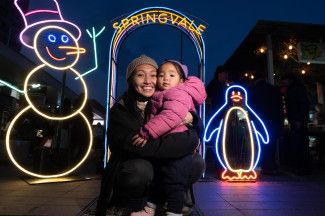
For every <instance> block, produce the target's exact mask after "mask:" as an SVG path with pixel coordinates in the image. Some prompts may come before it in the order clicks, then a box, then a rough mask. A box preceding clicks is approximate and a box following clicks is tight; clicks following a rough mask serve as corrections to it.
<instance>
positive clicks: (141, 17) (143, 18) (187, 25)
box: [113, 9, 206, 36]
mask: <svg viewBox="0 0 325 216" xmlns="http://www.w3.org/2000/svg"><path fill="white" fill-rule="evenodd" d="M152 23H159V24H171V25H177V26H179V27H182V28H184V29H186V30H187V31H189V32H192V33H194V34H197V35H198V36H200V35H201V34H202V33H203V32H204V30H205V29H206V26H205V25H203V24H200V25H198V26H196V25H195V23H194V20H188V19H187V18H186V17H182V16H180V15H178V14H176V13H174V12H171V11H165V10H155V9H152V10H147V11H144V12H142V13H139V14H136V15H133V16H131V17H128V18H124V19H122V20H121V21H119V22H114V23H113V28H115V29H117V30H118V33H119V32H122V31H123V30H125V29H128V28H129V27H130V26H131V27H133V26H140V25H145V24H152Z"/></svg>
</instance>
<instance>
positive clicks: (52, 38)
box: [47, 34, 56, 43]
mask: <svg viewBox="0 0 325 216" xmlns="http://www.w3.org/2000/svg"><path fill="white" fill-rule="evenodd" d="M47 40H48V41H50V42H51V43H55V42H56V37H55V35H54V34H49V35H48V36H47Z"/></svg>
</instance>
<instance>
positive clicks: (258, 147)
mask: <svg viewBox="0 0 325 216" xmlns="http://www.w3.org/2000/svg"><path fill="white" fill-rule="evenodd" d="M251 123H252V126H253V128H254V135H255V138H256V140H257V150H258V153H257V157H256V160H255V164H254V166H253V170H254V169H255V168H256V166H257V164H258V162H259V161H260V156H261V144H260V139H259V138H258V134H257V130H256V127H255V124H254V122H253V121H251Z"/></svg>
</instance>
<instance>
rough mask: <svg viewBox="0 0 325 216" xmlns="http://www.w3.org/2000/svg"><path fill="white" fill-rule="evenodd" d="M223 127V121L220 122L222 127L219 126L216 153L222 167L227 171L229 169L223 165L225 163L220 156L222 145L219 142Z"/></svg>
mask: <svg viewBox="0 0 325 216" xmlns="http://www.w3.org/2000/svg"><path fill="white" fill-rule="evenodd" d="M222 125H223V120H221V121H220V125H219V127H218V133H217V137H216V142H215V143H216V145H215V152H216V155H217V158H218V160H219V162H220V164H221V166H222V167H223V168H224V169H225V170H227V167H226V166H225V164H224V163H223V161H222V159H221V157H220V155H219V146H220V144H221V143H220V142H218V140H219V136H220V133H221V131H222Z"/></svg>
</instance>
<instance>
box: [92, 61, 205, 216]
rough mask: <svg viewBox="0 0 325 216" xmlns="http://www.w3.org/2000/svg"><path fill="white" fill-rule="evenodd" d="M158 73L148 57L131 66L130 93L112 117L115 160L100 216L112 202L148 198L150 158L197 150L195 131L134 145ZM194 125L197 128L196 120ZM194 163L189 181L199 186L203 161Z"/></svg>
mask: <svg viewBox="0 0 325 216" xmlns="http://www.w3.org/2000/svg"><path fill="white" fill-rule="evenodd" d="M157 69H158V65H157V63H156V62H155V61H154V60H153V59H151V58H149V57H147V56H144V55H142V56H140V57H138V58H136V59H134V60H133V61H132V62H131V63H130V64H129V65H128V68H127V73H126V79H127V82H128V90H127V92H126V93H125V94H124V95H123V96H122V97H121V99H120V100H118V101H117V102H116V103H115V104H114V106H113V107H112V108H111V110H110V113H109V125H108V131H107V136H108V143H109V148H110V150H111V156H110V160H109V163H108V165H107V167H106V169H105V172H104V175H103V178H102V183H101V191H100V195H99V198H98V203H97V211H96V215H105V214H106V209H107V206H108V204H109V202H110V201H111V200H119V204H121V202H123V200H124V201H125V202H129V199H132V200H134V199H135V198H142V197H143V196H144V195H145V192H146V190H147V188H148V186H149V184H150V182H151V180H152V179H153V167H152V165H151V163H150V162H149V161H148V160H147V159H146V158H162V159H163V158H178V157H182V156H184V155H188V154H191V153H192V152H193V151H194V150H195V148H196V146H197V140H198V135H197V132H196V131H195V129H194V128H190V129H189V130H188V131H186V132H182V133H174V134H170V135H168V136H164V137H161V138H159V139H157V140H148V142H147V143H146V145H145V146H144V147H142V148H140V147H137V146H134V145H133V144H132V138H133V137H134V136H135V135H136V134H137V133H138V132H139V130H140V128H141V126H142V125H143V123H144V122H145V116H146V113H147V110H148V109H149V106H150V104H147V103H148V101H150V97H151V96H152V95H153V93H154V92H155V89H156V82H157ZM194 117H195V115H194ZM193 125H197V121H195V119H194V120H193ZM196 129H197V130H199V127H198V128H196ZM179 143H184V145H179ZM192 163H193V166H192V176H191V178H195V179H191V180H189V184H190V183H193V182H195V181H196V180H197V179H198V178H199V177H200V176H201V174H202V172H203V169H204V162H203V161H202V159H201V160H200V159H198V160H196V161H193V162H192ZM194 170H195V172H193V171H194ZM112 196H113V197H114V199H112ZM115 204H116V203H115ZM122 205H123V204H122ZM141 207H142V206H139V208H140V209H141Z"/></svg>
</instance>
